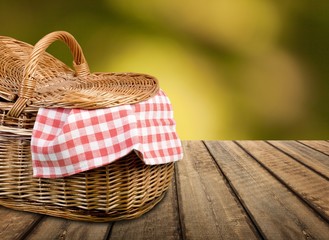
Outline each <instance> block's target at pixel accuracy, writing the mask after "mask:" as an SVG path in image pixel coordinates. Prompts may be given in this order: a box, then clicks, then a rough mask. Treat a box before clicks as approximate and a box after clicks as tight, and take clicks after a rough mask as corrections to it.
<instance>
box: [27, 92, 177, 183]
mask: <svg viewBox="0 0 329 240" xmlns="http://www.w3.org/2000/svg"><path fill="white" fill-rule="evenodd" d="M133 150H135V151H136V152H137V154H138V155H139V156H140V157H141V159H142V160H143V161H144V162H145V163H146V164H149V165H154V164H162V163H168V162H173V161H177V160H179V159H182V157H183V152H182V147H181V142H180V140H179V138H178V136H177V134H176V124H175V121H174V119H173V111H172V107H171V104H170V101H169V99H168V97H167V96H166V95H165V94H164V92H163V91H162V90H160V91H159V93H158V94H157V95H156V96H154V97H152V98H150V99H148V100H147V101H143V102H140V103H137V104H133V105H122V106H118V107H112V108H107V109H97V110H82V109H64V108H56V109H48V108H40V109H39V112H38V115H37V119H36V122H35V125H34V129H33V133H32V139H31V153H32V165H33V176H34V177H43V178H57V177H64V176H69V175H72V174H75V173H79V172H82V171H86V170H90V169H93V168H97V167H100V166H104V165H106V164H110V163H111V162H113V161H115V160H117V159H119V158H121V157H123V156H125V155H127V154H128V153H129V152H131V151H133Z"/></svg>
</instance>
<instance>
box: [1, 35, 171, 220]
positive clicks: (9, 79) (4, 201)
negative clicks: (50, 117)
mask: <svg viewBox="0 0 329 240" xmlns="http://www.w3.org/2000/svg"><path fill="white" fill-rule="evenodd" d="M58 39H59V40H63V41H64V42H65V43H67V44H68V46H69V47H70V49H71V52H72V54H73V57H74V66H75V71H73V70H71V69H70V68H69V67H67V66H66V65H65V64H63V63H62V62H60V61H59V60H57V59H56V58H54V57H53V56H51V55H49V54H47V53H45V52H44V51H45V49H46V48H47V47H48V46H49V44H50V43H52V42H53V41H55V40H58ZM157 90H158V84H157V81H156V80H155V79H154V78H152V77H150V76H147V75H140V74H133V73H125V74H116V73H94V74H90V73H89V69H88V66H87V64H86V62H85V59H84V57H83V54H82V51H81V49H80V46H79V45H78V44H77V43H76V41H75V40H74V38H73V37H72V36H71V35H69V34H68V33H66V32H55V33H52V34H50V35H47V36H46V37H45V38H43V39H42V40H40V41H39V42H38V43H37V44H36V46H35V47H34V48H33V47H32V46H30V45H28V44H26V43H22V42H19V41H17V40H14V39H12V38H8V37H0V98H2V100H1V101H0V205H3V206H6V207H9V208H13V209H17V210H23V211H31V212H36V213H42V214H47V215H52V216H58V217H64V218H68V219H73V220H85V221H95V222H102V221H113V220H121V219H131V218H135V217H138V216H140V215H141V214H143V213H145V212H146V211H148V210H150V209H152V207H153V206H155V204H157V203H158V202H159V201H160V200H161V199H162V197H163V195H164V193H165V191H166V190H167V188H168V186H169V184H170V183H171V179H172V175H173V171H174V164H173V163H169V164H162V165H154V166H149V165H145V164H144V163H143V161H141V160H140V159H139V158H138V157H137V155H136V154H135V153H134V152H131V153H130V154H129V155H127V156H125V157H123V158H121V159H119V160H117V161H116V162H114V163H112V164H109V165H107V166H104V167H100V168H97V169H93V170H90V171H86V172H83V173H79V174H76V175H73V176H70V177H65V178H58V179H40V178H33V177H32V162H31V150H30V143H31V135H32V129H33V126H34V123H35V119H36V116H37V111H38V107H41V106H42V107H44V106H47V107H79V108H92V109H93V108H100V107H110V106H115V105H119V104H127V103H134V102H137V101H141V100H143V99H147V98H148V97H150V96H152V95H154V93H156V92H157ZM17 96H18V99H17Z"/></svg>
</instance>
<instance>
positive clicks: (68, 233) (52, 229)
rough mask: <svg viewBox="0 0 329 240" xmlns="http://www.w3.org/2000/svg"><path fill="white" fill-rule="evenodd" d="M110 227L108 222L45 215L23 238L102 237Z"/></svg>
mask: <svg viewBox="0 0 329 240" xmlns="http://www.w3.org/2000/svg"><path fill="white" fill-rule="evenodd" d="M110 227H111V224H109V223H91V222H80V221H71V220H66V219H63V218H57V217H45V218H44V219H43V220H42V221H41V222H40V223H39V224H38V226H36V228H35V229H34V230H32V231H31V233H30V234H29V235H28V236H27V237H26V238H25V239H31V240H32V239H33V240H34V239H47V240H48V239H49V240H51V239H93V240H94V239H95V240H97V239H102V240H103V239H104V238H105V237H106V236H107V233H108V231H109V229H110Z"/></svg>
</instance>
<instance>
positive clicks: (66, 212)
mask: <svg viewBox="0 0 329 240" xmlns="http://www.w3.org/2000/svg"><path fill="white" fill-rule="evenodd" d="M165 194H166V192H164V193H163V194H162V195H160V196H159V197H157V198H155V199H153V200H152V201H150V202H147V203H146V204H144V205H143V206H141V207H138V208H134V209H131V210H130V211H129V212H127V210H124V211H122V212H120V211H116V212H108V213H106V212H102V211H90V210H89V211H87V210H81V209H69V208H61V207H58V206H49V205H40V204H33V203H27V202H17V201H16V202H13V201H11V200H10V199H0V205H1V206H4V207H7V208H10V209H14V210H19V211H26V212H33V213H40V214H45V215H49V216H53V217H61V218H65V219H69V220H76V221H90V222H110V221H119V220H128V219H134V218H137V217H140V216H141V215H143V214H144V213H146V212H148V211H150V210H151V209H152V208H153V207H154V206H155V205H157V204H158V203H159V202H160V201H161V200H162V199H163V197H164V196H165Z"/></svg>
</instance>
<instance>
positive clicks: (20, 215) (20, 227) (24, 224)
mask: <svg viewBox="0 0 329 240" xmlns="http://www.w3.org/2000/svg"><path fill="white" fill-rule="evenodd" d="M41 218H42V215H39V214H34V213H28V212H21V211H15V210H11V209H8V208H4V207H0V239H1V240H6V239H22V238H23V237H24V235H26V233H27V232H29V231H30V230H31V229H32V228H33V227H34V226H35V225H36V224H37V223H38V222H39V221H40V219H41Z"/></svg>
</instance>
